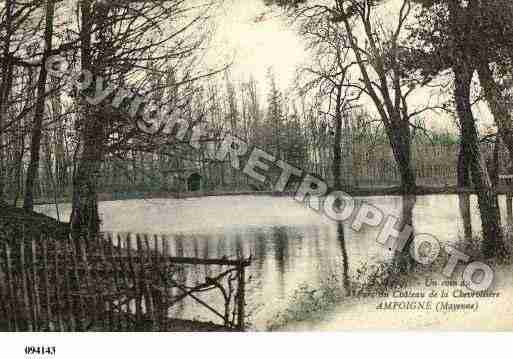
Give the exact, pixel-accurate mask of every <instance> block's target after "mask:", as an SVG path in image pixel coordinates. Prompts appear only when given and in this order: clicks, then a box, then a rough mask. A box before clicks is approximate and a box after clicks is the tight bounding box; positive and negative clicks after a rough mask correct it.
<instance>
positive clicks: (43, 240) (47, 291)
mask: <svg viewBox="0 0 513 359" xmlns="http://www.w3.org/2000/svg"><path fill="white" fill-rule="evenodd" d="M46 239H47V238H44V237H41V246H42V248H43V258H42V259H43V268H42V275H43V282H44V298H43V302H44V306H45V309H46V311H45V316H46V322H47V323H46V324H47V329H48V331H53V330H54V324H53V323H52V320H53V317H52V308H51V304H50V278H49V276H48V245H47V242H46ZM55 286H56V287H57V286H58V283H55Z"/></svg>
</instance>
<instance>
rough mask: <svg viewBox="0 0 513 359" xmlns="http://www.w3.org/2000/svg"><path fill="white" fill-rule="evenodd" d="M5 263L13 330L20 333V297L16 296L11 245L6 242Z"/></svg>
mask: <svg viewBox="0 0 513 359" xmlns="http://www.w3.org/2000/svg"><path fill="white" fill-rule="evenodd" d="M4 261H5V277H6V280H7V291H8V296H9V298H10V300H9V307H10V309H11V315H12V328H13V329H14V331H16V332H17V331H19V329H20V327H19V324H20V323H19V321H18V319H19V318H18V296H17V294H16V285H15V284H14V283H15V280H14V278H13V274H12V273H13V272H12V263H11V247H10V246H9V244H8V243H7V241H6V242H4Z"/></svg>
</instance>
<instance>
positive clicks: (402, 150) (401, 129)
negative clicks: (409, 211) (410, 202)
mask: <svg viewBox="0 0 513 359" xmlns="http://www.w3.org/2000/svg"><path fill="white" fill-rule="evenodd" d="M388 137H389V140H390V146H391V147H392V151H393V153H394V158H395V161H396V163H397V166H398V167H399V174H400V176H401V190H402V192H403V194H405V195H410V194H415V192H416V189H417V184H416V182H417V179H416V174H415V169H414V168H413V163H412V158H411V133H410V124H409V123H408V121H404V120H401V119H399V120H394V121H393V123H392V124H391V128H390V129H389V130H388Z"/></svg>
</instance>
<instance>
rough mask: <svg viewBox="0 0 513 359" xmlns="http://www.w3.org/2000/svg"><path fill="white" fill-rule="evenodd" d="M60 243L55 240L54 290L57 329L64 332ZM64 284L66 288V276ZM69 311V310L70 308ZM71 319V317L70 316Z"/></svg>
mask: <svg viewBox="0 0 513 359" xmlns="http://www.w3.org/2000/svg"><path fill="white" fill-rule="evenodd" d="M59 244H60V242H59V241H57V239H55V238H54V240H53V246H54V247H53V248H54V271H53V274H54V283H55V285H54V288H55V307H56V308H57V312H56V317H57V318H56V319H57V329H58V330H59V331H60V332H62V331H63V330H64V325H63V321H62V313H63V311H64V305H63V302H62V299H61V281H60V278H59V254H60V253H61V252H62V246H60V245H59ZM63 283H64V285H65V286H66V284H67V283H66V276H64V278H63ZM68 309H69V308H68ZM70 317H71V315H70Z"/></svg>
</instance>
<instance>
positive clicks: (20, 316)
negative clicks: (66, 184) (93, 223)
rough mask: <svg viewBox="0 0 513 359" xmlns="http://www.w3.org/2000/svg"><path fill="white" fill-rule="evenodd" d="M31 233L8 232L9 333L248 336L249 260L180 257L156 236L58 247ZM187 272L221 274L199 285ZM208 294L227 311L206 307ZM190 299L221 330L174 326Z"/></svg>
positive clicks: (4, 279)
mask: <svg viewBox="0 0 513 359" xmlns="http://www.w3.org/2000/svg"><path fill="white" fill-rule="evenodd" d="M20 232H21V236H20V235H19V233H20ZM26 233H27V232H26V231H23V230H21V231H19V230H13V231H10V230H6V228H2V229H1V230H0V247H1V248H0V278H1V279H0V282H1V283H3V284H1V285H0V313H1V315H0V326H1V329H2V330H8V331H203V330H244V326H245V313H244V307H245V288H244V287H245V267H247V266H248V265H249V259H248V260H228V259H198V258H179V257H172V256H170V255H169V250H168V242H167V241H166V239H165V238H160V239H159V238H157V237H149V236H138V235H137V236H126V237H125V238H122V237H121V236H116V237H115V238H112V237H111V236H105V237H89V238H85V237H80V238H78V239H71V238H64V239H56V238H50V237H49V236H46V235H42V236H39V235H38V236H34V235H27V234H26ZM186 265H193V266H208V267H209V268H210V267H215V268H216V270H215V271H205V273H207V272H208V273H211V272H215V273H216V274H215V275H211V276H207V275H205V276H204V278H203V281H197V282H196V283H194V284H192V285H191V284H190V283H186V282H184V281H181V280H180V278H182V277H183V276H181V275H180V271H181V270H182V269H183V266H186ZM205 292H216V293H217V294H218V295H219V297H220V298H221V300H220V301H219V302H221V303H223V305H221V306H219V305H218V306H217V307H216V306H215V305H214V304H213V303H208V302H207V301H205V300H204V299H202V297H201V294H202V293H205ZM185 298H190V299H192V300H193V301H194V302H196V303H197V304H198V305H200V306H202V307H204V308H206V309H208V311H209V312H211V313H212V314H213V316H215V317H216V318H218V320H217V322H216V323H215V322H200V321H197V320H184V319H178V318H170V316H169V311H170V309H171V308H172V307H173V306H174V305H176V304H177V303H178V302H180V301H182V300H184V299H185ZM219 302H216V303H219Z"/></svg>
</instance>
